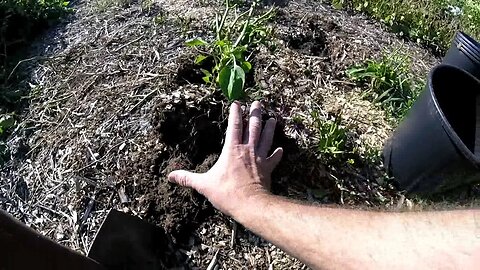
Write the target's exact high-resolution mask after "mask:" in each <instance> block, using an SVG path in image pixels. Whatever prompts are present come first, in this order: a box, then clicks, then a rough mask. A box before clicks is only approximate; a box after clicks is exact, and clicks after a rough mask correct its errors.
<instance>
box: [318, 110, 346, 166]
mask: <svg viewBox="0 0 480 270" xmlns="http://www.w3.org/2000/svg"><path fill="white" fill-rule="evenodd" d="M311 115H312V118H313V119H314V125H315V129H316V130H315V131H316V147H317V152H318V153H319V154H320V155H327V156H333V157H337V156H338V155H340V154H343V153H345V144H346V141H347V131H346V129H345V128H344V127H343V126H341V117H336V118H334V119H324V118H322V117H321V116H320V115H319V113H318V111H313V112H312V113H311Z"/></svg>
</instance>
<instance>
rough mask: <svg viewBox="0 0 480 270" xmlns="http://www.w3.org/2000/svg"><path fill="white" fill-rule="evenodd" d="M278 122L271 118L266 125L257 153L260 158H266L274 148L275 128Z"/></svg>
mask: <svg viewBox="0 0 480 270" xmlns="http://www.w3.org/2000/svg"><path fill="white" fill-rule="evenodd" d="M276 125H277V121H276V120H275V119H273V118H270V119H268V120H267V122H266V123H265V127H264V128H263V131H262V136H261V138H260V142H259V143H258V148H257V153H258V155H259V156H260V157H263V158H266V157H267V155H268V151H270V148H271V147H272V141H273V135H274V134H275V126H276Z"/></svg>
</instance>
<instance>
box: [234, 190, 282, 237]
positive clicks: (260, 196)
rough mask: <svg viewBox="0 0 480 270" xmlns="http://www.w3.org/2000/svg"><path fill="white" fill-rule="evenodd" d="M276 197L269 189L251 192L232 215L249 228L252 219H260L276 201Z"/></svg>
mask: <svg viewBox="0 0 480 270" xmlns="http://www.w3.org/2000/svg"><path fill="white" fill-rule="evenodd" d="M275 197H276V196H275V195H273V194H271V193H270V192H268V191H262V192H257V193H254V194H251V195H249V196H248V197H247V198H245V199H244V200H243V201H242V202H240V204H239V205H238V207H236V208H235V210H234V211H232V213H231V217H232V218H233V219H235V220H236V221H237V222H239V223H240V224H242V225H243V226H245V227H247V228H248V227H250V226H249V224H250V223H251V222H252V220H258V216H259V215H263V214H264V213H265V211H267V210H268V208H269V206H270V205H272V204H273V203H274V200H275Z"/></svg>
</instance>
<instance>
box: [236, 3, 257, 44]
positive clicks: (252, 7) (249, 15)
mask: <svg viewBox="0 0 480 270" xmlns="http://www.w3.org/2000/svg"><path fill="white" fill-rule="evenodd" d="M254 7H255V4H252V6H251V7H250V10H249V12H248V17H247V21H246V22H245V24H244V25H243V29H242V32H241V33H240V35H239V36H238V38H237V41H236V42H235V44H234V45H233V48H236V47H237V46H238V45H239V44H240V42H242V39H243V38H244V36H245V32H246V31H247V27H248V26H249V25H250V19H251V18H252V15H253V9H254Z"/></svg>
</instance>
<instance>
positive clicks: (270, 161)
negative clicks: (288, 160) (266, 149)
mask: <svg viewBox="0 0 480 270" xmlns="http://www.w3.org/2000/svg"><path fill="white" fill-rule="evenodd" d="M282 157H283V149H282V148H280V147H279V148H277V149H275V151H274V152H273V154H272V155H271V156H270V157H268V158H267V165H268V168H270V170H271V171H273V169H275V167H277V165H278V163H280V161H281V160H282Z"/></svg>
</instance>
